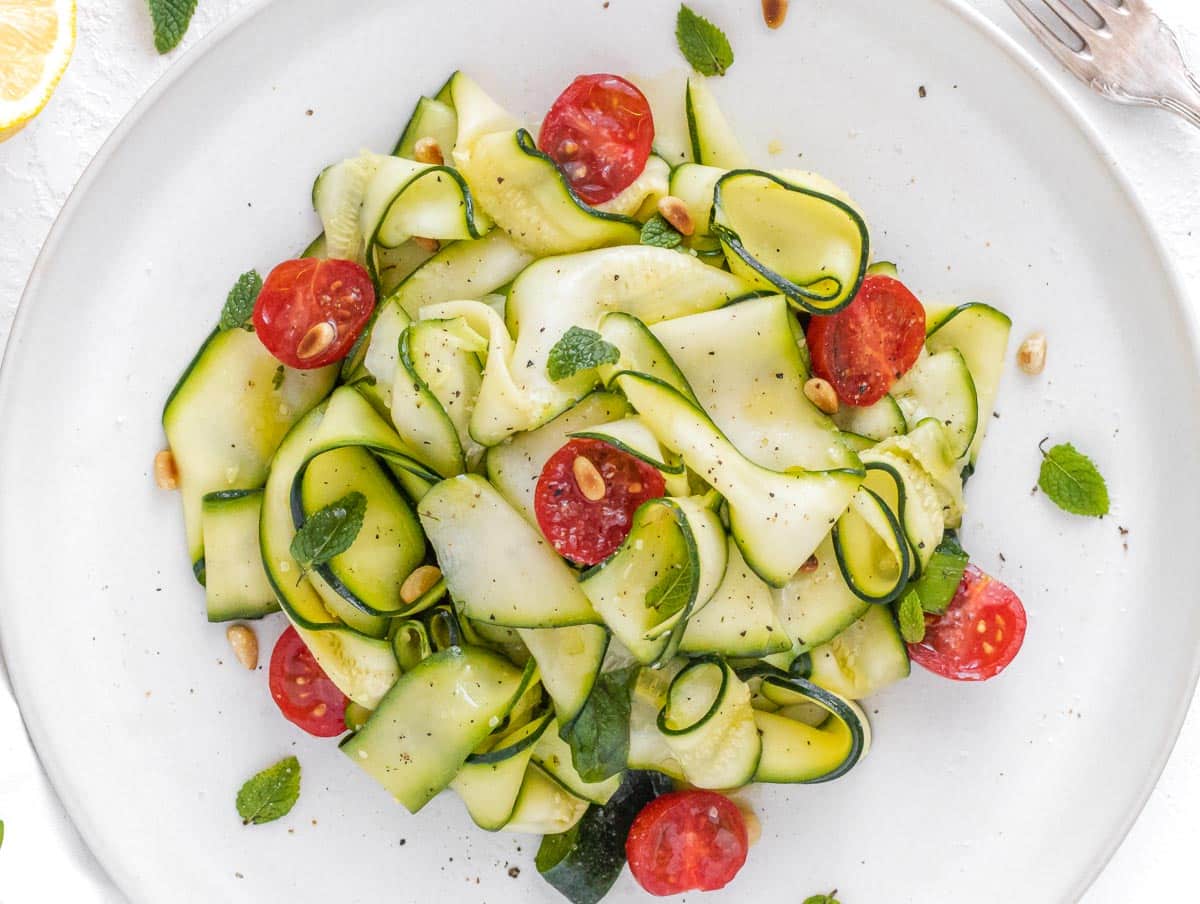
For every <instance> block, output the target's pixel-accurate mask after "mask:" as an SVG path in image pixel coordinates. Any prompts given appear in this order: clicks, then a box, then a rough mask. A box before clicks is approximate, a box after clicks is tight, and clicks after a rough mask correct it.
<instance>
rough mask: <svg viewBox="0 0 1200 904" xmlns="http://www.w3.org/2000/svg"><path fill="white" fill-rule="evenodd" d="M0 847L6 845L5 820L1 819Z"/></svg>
mask: <svg viewBox="0 0 1200 904" xmlns="http://www.w3.org/2000/svg"><path fill="white" fill-rule="evenodd" d="M0 847H4V820H3V819H0Z"/></svg>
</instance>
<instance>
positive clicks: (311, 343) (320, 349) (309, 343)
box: [296, 320, 337, 360]
mask: <svg viewBox="0 0 1200 904" xmlns="http://www.w3.org/2000/svg"><path fill="white" fill-rule="evenodd" d="M336 339H337V327H336V326H334V325H333V324H332V323H330V322H329V321H328V320H322V321H321V322H320V323H316V324H314V325H313V326H312V327H311V328H310V329H309V331H308V332H307V333H305V334H304V338H303V339H301V340H300V344H299V345H298V346H297V347H296V357H298V358H300V359H301V360H303V359H305V358H315V357H317V356H318V355H321V354H324V353H325V352H327V351H329V347H330V346H331V345H333V343H334V341H335V340H336Z"/></svg>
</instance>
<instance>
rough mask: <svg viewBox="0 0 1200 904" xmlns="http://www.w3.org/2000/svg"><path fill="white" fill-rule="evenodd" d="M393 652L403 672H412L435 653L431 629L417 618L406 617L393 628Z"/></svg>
mask: <svg viewBox="0 0 1200 904" xmlns="http://www.w3.org/2000/svg"><path fill="white" fill-rule="evenodd" d="M392 652H393V653H395V654H396V665H398V666H399V667H400V671H401V673H403V672H411V671H412V670H413V669H415V668H416V667H417V665H418V663H420V662H421V661H422V660H424V659H428V658H429V657H430V656H432V655H433V646H432V645H431V644H430V642H429V629H428V628H426V627H425V623H424V622H423V621H420V620H419V619H416V618H406V619H404V620H403V621H400V622H399V623H397V624H396V625H395V626H394V627H393V628H392Z"/></svg>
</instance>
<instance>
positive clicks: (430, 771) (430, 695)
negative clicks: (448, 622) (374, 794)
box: [341, 647, 524, 813]
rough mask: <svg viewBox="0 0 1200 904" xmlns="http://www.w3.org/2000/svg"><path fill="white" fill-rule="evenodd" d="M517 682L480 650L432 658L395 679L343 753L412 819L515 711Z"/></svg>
mask: <svg viewBox="0 0 1200 904" xmlns="http://www.w3.org/2000/svg"><path fill="white" fill-rule="evenodd" d="M522 677H523V676H522V673H521V672H520V671H518V670H517V669H516V668H515V667H514V666H513V665H512V664H511V663H509V662H508V660H506V659H504V658H503V657H501V656H499V655H497V654H496V653H493V652H491V651H490V650H486V649H484V648H482V647H453V648H451V649H449V650H444V651H442V652H440V653H434V654H433V655H432V656H430V657H429V658H428V659H425V660H424V661H422V662H421V663H420V664H418V665H417V666H416V667H415V668H414V669H413V670H412V671H410V672H407V673H406V674H404V675H403V676H401V677H400V679H399V680H398V681H397V682H396V684H395V686H394V687H393V688H392V689H391V690H390V691H388V693H387V694H386V696H384V698H383V699H382V700H381V701H379V704H378V706H376V707H375V711H374V712H373V713H372V714H371V717H370V719H368V720H367V724H366V726H364V727H363V729H362V730H361V731H359V732H357V733H356V734H354V735H351V736H350V737H349V738H347V739H346V740H345V741H344V742H343V743H342V745H341V747H342V750H343V751H344V752H345V753H346V755H347V756H349V757H350V758H351V759H352V760H354V762H356V763H357V764H358V765H359V766H360V767H361V768H362V769H363V770H365V771H366V772H367V773H368V774H370V775H371V777H372V778H374V779H375V780H376V781H377V782H379V783H380V784H381V785H383V787H384V788H386V789H387V790H388V791H389V792H390V793H391V794H392V796H393V797H395V798H396V800H398V801H399V802H400V803H402V804H403V805H404V806H405V807H406V808H408V810H409V811H410V812H413V813H416V812H417V811H418V810H420V809H421V808H422V807H423V806H425V804H427V803H429V801H431V800H432V799H433V798H434V797H435V796H436V795H437V793H438V792H439V791H441V790H442V789H443V788H445V787H446V786H447V785H449V784H450V782H451V780H453V778H454V776H455V775H456V774H457V773H458V771H459V769H460V768H461V767H462V765H463V763H464V762H466V759H467V757H468V756H469V755H470V754H471V751H473V750H474V749H475V748H476V747H478V746H479V744H480V742H482V741H483V740H484V738H486V737H487V736H488V735H489V734H490V733H491V731H492V729H493V728H494V727H495V726H496V725H498V724H500V721H501V720H502V719H503V718H504V717H505V716H506V715H507V714H508V712H509V710H511V709H512V707H513V704H514V703H515V702H516V699H517V697H518V696H520V694H521V693H523V692H524V686H523V682H522Z"/></svg>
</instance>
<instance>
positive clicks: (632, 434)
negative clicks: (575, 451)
mask: <svg viewBox="0 0 1200 904" xmlns="http://www.w3.org/2000/svg"><path fill="white" fill-rule="evenodd" d="M571 438H573V439H574V438H579V439H598V440H600V441H601V442H605V443H608V444H609V445H610V446H615V447H616V448H618V449H620V450H621V451H622V452H626V453H628V454H629V455H632V456H633V457H634V458H637V459H639V460H641V461H644V462H645V463H646V464H648V465H650V467H652V468H657V469H658V470H660V471H662V472H663V473H664V474H676V475H678V474H683V473H684V470H685V469H684V467H683V462H682V461H680V460H679V458H678V457H677V456H674V455H671V454H670V453H668V452H665V451H664V450H663V447H662V446H661V445H660V444H659V442H658V438H657V437H656V436H655V435H654V431H652V430H651V429H650V428H649V427H647V426H646V425H645V424H644V423H643V422H642V420H641V418H639V417H637V416H636V415H635V416H633V417H627V418H622V419H621V420H619V421H610V422H608V423H607V424H597V425H596V426H595V427H589V428H587V429H586V430H577V431H575V432H574V433H572V434H571Z"/></svg>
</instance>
